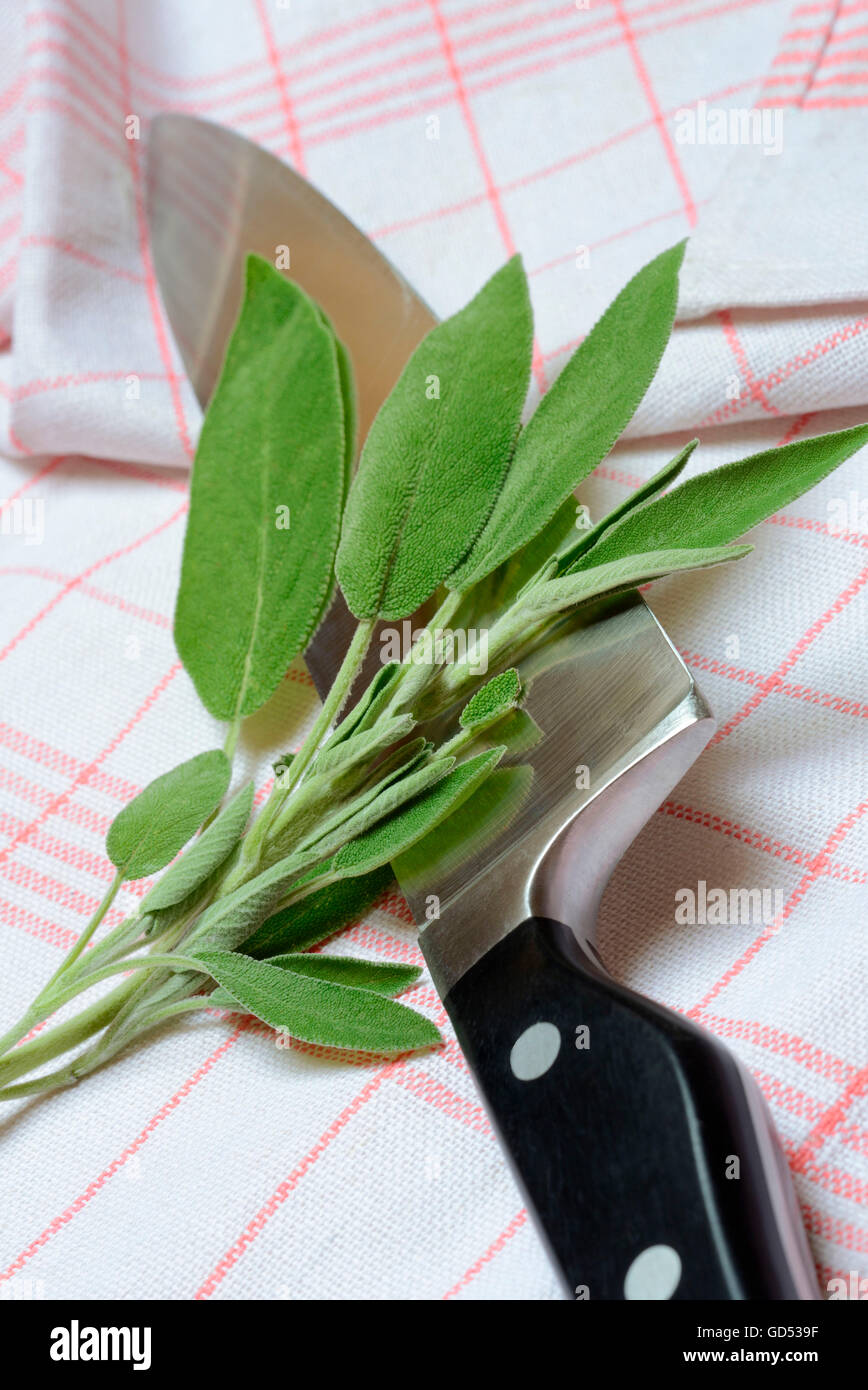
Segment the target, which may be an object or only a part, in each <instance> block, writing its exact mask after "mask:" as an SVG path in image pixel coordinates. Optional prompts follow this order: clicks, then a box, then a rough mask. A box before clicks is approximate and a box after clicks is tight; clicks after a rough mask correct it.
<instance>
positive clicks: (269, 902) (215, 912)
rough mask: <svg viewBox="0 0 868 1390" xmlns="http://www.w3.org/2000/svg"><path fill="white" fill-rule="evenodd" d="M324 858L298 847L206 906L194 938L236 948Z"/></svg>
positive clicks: (209, 943) (223, 947)
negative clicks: (306, 871)
mask: <svg viewBox="0 0 868 1390" xmlns="http://www.w3.org/2000/svg"><path fill="white" fill-rule="evenodd" d="M323 857H324V856H323V855H320V854H317V853H316V851H313V852H311V851H308V852H307V853H305V852H304V851H301V850H296V851H295V853H293V854H288V855H286V857H285V858H283V859H280V860H278V862H277V863H276V864H272V866H271V868H269V869H266V870H265V871H264V872H263V873H261V874H257V875H256V877H255V878H252V879H250V880H249V882H247V883H242V884H241V886H240V887H239V888H236V889H235V890H234V891H233V892H231V893H227V894H226V897H225V898H218V899H217V901H216V902H213V903H212V904H211V906H210V907H208V908H206V909H205V911H204V912H203V913H202V916H201V917H200V918H199V921H198V923H197V924H196V930H195V932H194V935H193V938H191V940H195V941H196V942H197V943H199V942H204V943H207V944H208V945H209V946H214V947H220V948H221V949H226V950H229V951H233V950H234V949H235V947H236V946H238V945H240V943H241V942H242V941H244V940H245V938H246V937H248V936H250V935H251V933H252V932H253V931H255V929H256V928H257V927H258V926H259V924H260V922H263V921H264V920H265V918H266V917H270V916H271V914H272V913H273V912H275V911H276V909H277V908H278V907H280V906H281V904H282V902H283V900H284V898H287V897H289V894H290V892H291V891H292V889H293V888H294V887H295V886H297V884H298V883H299V881H300V880H301V879H302V876H303V875H304V873H305V870H307V869H309V868H310V867H311V865H312V864H314V863H316V861H317V860H319V859H321V858H323Z"/></svg>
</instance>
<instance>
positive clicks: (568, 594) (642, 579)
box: [510, 545, 753, 618]
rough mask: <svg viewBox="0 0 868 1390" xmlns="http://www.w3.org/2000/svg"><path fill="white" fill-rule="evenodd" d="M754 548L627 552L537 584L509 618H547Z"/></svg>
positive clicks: (730, 558) (747, 552)
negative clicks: (650, 581) (524, 616)
mask: <svg viewBox="0 0 868 1390" xmlns="http://www.w3.org/2000/svg"><path fill="white" fill-rule="evenodd" d="M752 549H753V547H752V546H750V545H719V546H704V547H701V548H696V549H691V550H653V551H649V552H647V553H643V554H641V555H624V556H622V557H621V558H619V559H616V560H609V561H608V562H607V563H606V564H602V565H593V566H592V567H591V568H590V569H583V570H579V571H577V572H576V573H574V574H568V575H565V576H564V578H562V579H550V580H548V581H547V582H546V583H545V584H538V585H537V587H536V588H535V589H531V590H529V592H528V593H527V594H526V596H525V597H524V598H523V599H522V600H521V601H520V603H518V604H516V607H515V609H514V610H513V612H512V613H511V614H510V618H514V617H515V616H516V615H517V614H518V613H519V612H521V614H522V615H526V616H527V617H533V618H547V617H550V616H551V615H552V614H553V613H562V612H564V610H565V609H567V608H576V607H578V605H579V604H580V603H587V602H588V601H589V600H590V599H594V598H601V597H602V596H603V595H604V594H615V593H621V592H622V591H625V590H628V589H635V588H636V587H637V585H639V584H646V583H647V582H648V581H649V580H651V579H662V578H663V576H664V575H666V574H674V573H675V572H676V571H677V570H695V569H708V568H710V566H712V565H720V564H726V563H728V562H729V561H730V560H740V559H741V558H742V557H743V556H744V555H748V554H749V553H750V551H751V550H752Z"/></svg>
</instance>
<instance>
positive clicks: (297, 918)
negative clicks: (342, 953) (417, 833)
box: [243, 864, 394, 960]
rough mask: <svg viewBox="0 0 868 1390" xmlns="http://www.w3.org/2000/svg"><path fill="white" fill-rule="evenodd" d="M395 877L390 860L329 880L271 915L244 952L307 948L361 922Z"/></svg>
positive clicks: (256, 955) (260, 955) (259, 955)
mask: <svg viewBox="0 0 868 1390" xmlns="http://www.w3.org/2000/svg"><path fill="white" fill-rule="evenodd" d="M393 880H394V875H393V873H392V870H391V868H390V867H389V865H388V864H384V865H381V866H380V867H379V868H377V869H373V870H372V871H371V873H369V874H359V876H358V877H357V878H343V879H338V880H337V881H336V882H331V883H327V884H326V886H325V887H324V888H319V889H317V890H316V891H315V892H312V893H310V894H309V895H308V896H307V897H305V898H302V899H301V901H300V902H296V903H290V905H289V906H288V907H284V908H282V909H281V910H280V911H279V912H275V913H274V914H273V915H272V916H271V917H268V918H267V919H266V920H265V921H264V922H263V923H262V924H261V926H259V927H257V929H256V931H255V932H254V933H253V934H252V936H249V937H248V938H247V940H246V941H244V942H243V950H244V954H245V955H247V956H253V957H254V958H255V959H257V960H260V959H262V958H263V957H265V956H273V955H276V954H277V952H279V951H304V950H306V949H307V947H308V946H315V945H317V944H318V943H319V942H320V941H325V939H326V937H328V936H333V935H334V933H335V932H337V931H341V930H342V929H343V928H344V927H347V926H350V925H352V924H353V923H355V922H358V921H359V920H360V918H361V917H362V915H363V914H364V913H365V912H367V911H368V909H369V908H370V907H371V905H372V904H373V903H374V902H376V900H377V898H379V897H381V895H382V894H383V893H385V891H386V889H387V888H388V887H389V885H390V883H392V882H393Z"/></svg>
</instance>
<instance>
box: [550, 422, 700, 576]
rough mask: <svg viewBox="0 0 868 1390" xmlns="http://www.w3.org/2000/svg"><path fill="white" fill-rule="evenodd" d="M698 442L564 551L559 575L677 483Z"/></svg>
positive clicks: (676, 457)
mask: <svg viewBox="0 0 868 1390" xmlns="http://www.w3.org/2000/svg"><path fill="white" fill-rule="evenodd" d="M698 443H699V440H698V439H691V440H690V443H689V444H685V446H684V448H683V449H681V450H680V451H679V452H678V453H677V454H676V455H675V457H674V459H670V461H669V463H667V464H664V466H663V467H662V468H661V469H660V471H659V472H658V473H655V474H654V476H653V477H651V478H648V479H647V481H646V482H644V483H643V484H642V486H641V487H638V488H637V489H636V491H635V492H631V493H630V495H629V497H626V498H625V499H624V501H623V502H622V503H621V504H620V506H617V507H614V508H613V509H612V511H610V512H607V513H606V515H605V516H604V517H603V519H602V521H599V522H598V523H597V525H596V526H593V527H591V528H590V529H589V530H588V531H586V532H585V534H584V535H583V536H580V537H579V538H578V539H577V540H576V541H575V543H574V544H573V545H571V546H569V547H567V548H565V549H564V550H562V551H561V553H560V554H559V555H558V561H557V572H558V573H559V574H569V573H570V571H571V570H572V569H573V568H574V566H575V564H576V561H577V560H578V559H580V557H581V556H582V555H584V554H585V553H586V552H587V551H588V550H590V549H591V548H592V546H595V545H596V544H597V542H598V541H599V540H601V539H602V537H603V536H604V535H605V533H606V532H607V531H611V529H612V527H613V526H615V525H617V523H618V522H619V521H621V519H622V518H623V517H625V516H627V514H628V513H629V512H632V511H635V510H636V508H637V507H641V506H642V503H643V502H648V501H649V500H650V499H651V498H652V497H656V496H657V494H658V493H660V492H662V491H663V489H664V488H667V487H669V486H670V484H671V483H674V482H675V479H676V478H677V477H678V475H679V474H680V473H681V472H682V470H683V469H684V467H685V465H686V463H687V461H688V459H689V458H690V456H691V454H692V453H693V451H694V449H695V448H696V446H697V444H698Z"/></svg>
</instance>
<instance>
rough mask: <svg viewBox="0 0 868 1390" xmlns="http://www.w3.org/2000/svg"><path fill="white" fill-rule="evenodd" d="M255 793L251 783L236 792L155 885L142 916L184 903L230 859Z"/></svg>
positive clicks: (143, 904) (149, 894)
mask: <svg viewBox="0 0 868 1390" xmlns="http://www.w3.org/2000/svg"><path fill="white" fill-rule="evenodd" d="M253 790H254V788H253V783H252V782H248V783H247V784H246V786H244V787H242V788H241V790H240V791H238V792H236V794H235V796H233V798H232V800H231V801H230V802H229V803H228V805H226V806H224V808H223V810H222V811H221V812H220V814H219V816H218V817H217V819H216V820H214V821H212V822H211V824H210V825H209V826H208V828H207V830H204V831H203V832H202V834H201V835H200V836H199V838H198V839H197V840H195V841H194V842H193V844H192V845H191V846H190V848H189V849H188V850H187V853H186V854H185V855H183V856H182V857H181V858H180V859H177V860H176V861H175V863H174V864H172V865H171V866H170V867H169V868H168V869H167V870H166V872H165V874H164V875H163V877H162V878H161V879H160V881H159V882H158V883H155V884H154V886H153V888H152V889H151V891H150V892H149V893H148V895H147V897H146V898H145V899H144V900H143V902H142V911H143V912H159V911H160V910H162V909H163V908H167V907H174V906H175V904H176V903H180V902H183V901H184V899H185V898H188V897H189V896H190V894H191V893H193V892H194V891H195V889H197V888H199V887H200V886H201V885H202V884H203V883H204V882H205V880H206V879H207V878H210V876H211V874H212V873H214V871H215V870H216V869H219V867H220V865H221V864H223V863H224V862H225V860H227V859H228V858H229V855H230V854H231V853H232V851H233V849H234V848H235V846H236V845H237V844H238V841H239V840H240V839H241V836H242V835H243V834H244V830H245V827H246V825H247V822H248V820H249V819H250V812H251V809H252V807H253Z"/></svg>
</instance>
